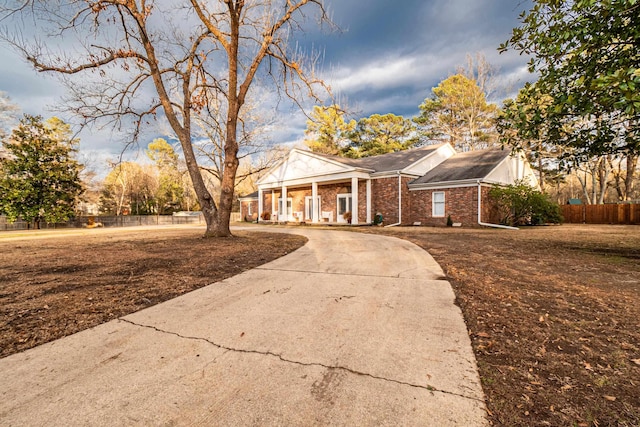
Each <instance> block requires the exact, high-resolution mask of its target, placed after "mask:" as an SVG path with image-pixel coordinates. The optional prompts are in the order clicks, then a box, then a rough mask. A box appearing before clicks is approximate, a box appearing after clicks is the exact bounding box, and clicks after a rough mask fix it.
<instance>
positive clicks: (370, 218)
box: [367, 179, 372, 224]
mask: <svg viewBox="0 0 640 427" xmlns="http://www.w3.org/2000/svg"><path fill="white" fill-rule="evenodd" d="M371 221H372V216H371V180H370V179H368V180H367V224H371Z"/></svg>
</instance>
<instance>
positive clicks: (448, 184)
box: [409, 178, 501, 191]
mask: <svg viewBox="0 0 640 427" xmlns="http://www.w3.org/2000/svg"><path fill="white" fill-rule="evenodd" d="M477 182H478V179H477V178H476V179H465V180H460V181H440V182H433V183H425V184H409V191H421V190H438V189H444V188H461V187H475V186H476V184H477ZM480 182H482V183H483V184H487V185H493V184H497V185H500V184H501V183H500V182H498V181H494V180H486V179H481V180H480Z"/></svg>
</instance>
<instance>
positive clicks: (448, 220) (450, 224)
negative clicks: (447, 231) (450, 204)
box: [447, 215, 453, 227]
mask: <svg viewBox="0 0 640 427" xmlns="http://www.w3.org/2000/svg"><path fill="white" fill-rule="evenodd" d="M447 227H453V220H452V219H451V215H448V216H447Z"/></svg>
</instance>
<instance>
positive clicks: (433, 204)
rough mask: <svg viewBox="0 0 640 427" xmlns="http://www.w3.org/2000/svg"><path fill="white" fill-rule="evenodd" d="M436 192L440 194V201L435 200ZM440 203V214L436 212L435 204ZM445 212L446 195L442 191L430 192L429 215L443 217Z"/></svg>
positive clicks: (438, 204)
mask: <svg viewBox="0 0 640 427" xmlns="http://www.w3.org/2000/svg"><path fill="white" fill-rule="evenodd" d="M436 194H438V195H440V194H441V195H442V200H441V201H436ZM440 205H442V214H437V213H436V206H440ZM446 214H447V195H446V193H445V192H444V191H433V192H431V217H432V218H444V217H445V216H446Z"/></svg>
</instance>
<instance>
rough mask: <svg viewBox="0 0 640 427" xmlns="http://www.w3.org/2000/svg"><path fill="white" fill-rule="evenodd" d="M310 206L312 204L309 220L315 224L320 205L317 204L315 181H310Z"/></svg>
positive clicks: (316, 184) (316, 185)
mask: <svg viewBox="0 0 640 427" xmlns="http://www.w3.org/2000/svg"><path fill="white" fill-rule="evenodd" d="M311 206H313V209H311V222H312V223H314V224H317V223H318V220H319V218H318V216H319V212H318V210H319V208H320V206H318V183H317V182H315V181H314V182H312V183H311Z"/></svg>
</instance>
